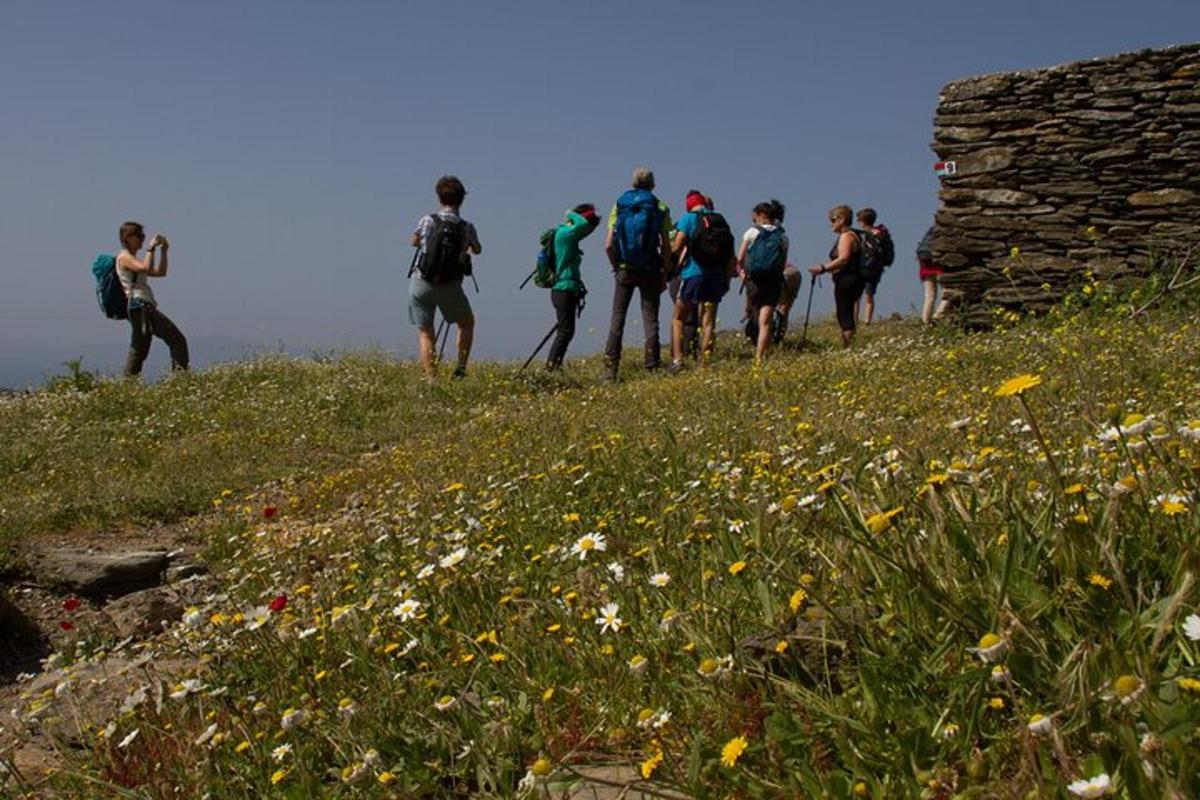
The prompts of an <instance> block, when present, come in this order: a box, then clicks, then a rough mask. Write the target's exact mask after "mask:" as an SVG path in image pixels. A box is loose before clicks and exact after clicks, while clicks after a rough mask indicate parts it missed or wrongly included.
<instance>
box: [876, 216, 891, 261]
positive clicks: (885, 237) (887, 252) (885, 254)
mask: <svg viewBox="0 0 1200 800" xmlns="http://www.w3.org/2000/svg"><path fill="white" fill-rule="evenodd" d="M876 238H878V239H879V263H880V264H882V265H883V267H884V268H885V269H886V268H887V267H890V266H891V265H892V264H894V263H895V261H896V243H895V242H893V241H892V232H891V231H889V230H888V229H887V226H886V225H880V226H879V235H878V236H877V237H876Z"/></svg>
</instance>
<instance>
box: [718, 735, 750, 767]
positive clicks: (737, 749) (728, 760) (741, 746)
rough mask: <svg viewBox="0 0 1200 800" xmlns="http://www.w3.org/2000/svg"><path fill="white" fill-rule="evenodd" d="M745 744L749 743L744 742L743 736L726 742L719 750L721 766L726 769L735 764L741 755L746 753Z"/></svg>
mask: <svg viewBox="0 0 1200 800" xmlns="http://www.w3.org/2000/svg"><path fill="white" fill-rule="evenodd" d="M747 744H749V742H747V741H746V737H745V736H735V737H733V738H732V739H730V740H729V741H728V742H726V743H725V746H724V747H722V748H721V764H722V765H724V766H726V767H732V766H733V765H734V764H736V763H737V760H738V759H739V758H741V756H742V753H744V752H746V745H747Z"/></svg>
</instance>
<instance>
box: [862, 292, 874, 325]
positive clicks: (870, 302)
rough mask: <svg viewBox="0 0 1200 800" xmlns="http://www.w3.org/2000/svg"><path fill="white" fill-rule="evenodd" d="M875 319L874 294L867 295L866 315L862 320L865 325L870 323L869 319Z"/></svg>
mask: <svg viewBox="0 0 1200 800" xmlns="http://www.w3.org/2000/svg"><path fill="white" fill-rule="evenodd" d="M873 319H875V295H873V294H869V295H867V317H866V319H864V320H863V322H865V323H866V324H867V325H870V324H871V320H873Z"/></svg>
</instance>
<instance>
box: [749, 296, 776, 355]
mask: <svg viewBox="0 0 1200 800" xmlns="http://www.w3.org/2000/svg"><path fill="white" fill-rule="evenodd" d="M773 311H774V309H772V308H771V307H770V306H763V307H762V308H760V309H759V310H758V350H757V351H756V352H755V355H754V363H756V364H762V363H763V359H765V358H766V357H767V345H769V344H770V343H771V336H772V334H774V333H775V332H774V331H773V330H771V318H772V316H773V313H772V312H773Z"/></svg>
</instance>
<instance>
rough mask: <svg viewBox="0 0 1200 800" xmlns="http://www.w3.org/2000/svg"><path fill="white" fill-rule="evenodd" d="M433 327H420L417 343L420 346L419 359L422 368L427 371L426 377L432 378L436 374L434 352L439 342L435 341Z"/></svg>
mask: <svg viewBox="0 0 1200 800" xmlns="http://www.w3.org/2000/svg"><path fill="white" fill-rule="evenodd" d="M434 335H435V333H434V330H433V328H418V329H417V343H418V346H419V353H420V356H419V359H420V362H421V369H422V370H423V371H424V373H425V377H427V378H432V377H433V375H434V366H433V354H434V351H435V350H436V346H437V343H436V342H435V341H434Z"/></svg>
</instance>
